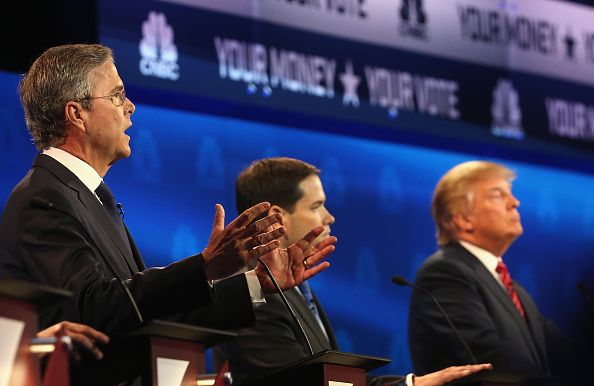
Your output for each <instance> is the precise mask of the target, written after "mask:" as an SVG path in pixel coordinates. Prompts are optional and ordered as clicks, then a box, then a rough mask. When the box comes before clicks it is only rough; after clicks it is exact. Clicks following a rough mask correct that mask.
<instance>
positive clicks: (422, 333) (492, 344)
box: [408, 243, 565, 376]
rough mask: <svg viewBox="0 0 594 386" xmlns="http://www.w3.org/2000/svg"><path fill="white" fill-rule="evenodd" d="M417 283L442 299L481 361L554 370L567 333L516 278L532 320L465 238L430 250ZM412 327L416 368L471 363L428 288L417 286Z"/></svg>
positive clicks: (506, 368)
mask: <svg viewBox="0 0 594 386" xmlns="http://www.w3.org/2000/svg"><path fill="white" fill-rule="evenodd" d="M512 277H513V274H512ZM416 284H417V285H419V286H421V287H423V288H425V289H427V290H429V291H430V292H431V293H432V294H433V295H434V296H435V297H436V298H437V299H438V301H439V303H440V304H441V305H442V307H443V308H444V310H445V312H446V313H447V314H448V315H449V317H450V318H451V320H452V322H453V323H454V325H455V326H456V327H457V329H458V330H459V331H460V333H461V335H462V337H463V338H464V340H465V341H466V342H467V344H468V345H469V347H470V349H471V350H472V352H473V353H474V355H475V356H476V359H477V361H478V362H479V363H483V362H491V363H492V364H493V367H494V369H495V370H497V371H502V372H520V373H526V374H535V375H542V376H548V375H550V374H551V366H550V363H549V361H550V358H551V350H555V349H558V347H560V345H561V344H562V342H563V341H564V339H565V337H564V336H563V334H562V333H561V332H560V331H559V330H558V329H557V328H556V327H555V326H554V324H553V323H552V322H551V321H549V320H547V319H546V318H544V317H543V316H542V315H541V314H540V313H539V311H538V308H537V307H536V304H535V303H534V301H533V300H532V298H531V297H530V295H529V294H528V293H527V292H526V291H525V290H524V288H522V286H520V285H519V284H518V283H516V282H514V286H515V288H516V290H517V292H518V295H519V297H520V300H521V302H522V304H523V306H524V310H525V312H526V319H527V320H526V321H525V320H524V319H522V317H521V316H520V313H519V312H518V310H517V309H516V308H515V306H514V304H513V303H512V301H511V299H510V298H509V296H508V295H507V293H506V292H505V290H504V289H503V288H502V287H501V286H500V284H499V283H498V282H497V280H496V279H495V278H494V277H493V276H492V274H491V273H489V272H488V270H487V269H486V268H485V266H484V265H483V264H482V263H481V262H480V261H479V260H478V259H477V258H476V257H475V256H474V255H472V254H471V253H470V252H468V251H467V250H466V249H465V248H463V247H462V246H461V245H460V244H458V243H452V244H449V245H447V246H445V247H443V248H441V249H440V250H438V251H437V252H436V253H435V254H433V255H432V256H430V257H429V258H428V259H427V260H426V261H425V262H424V264H423V265H422V267H421V268H420V270H419V272H418V273H417V277H416ZM408 328H409V344H410V350H411V355H412V359H413V364H414V368H415V372H416V373H418V374H425V373H428V372H432V371H436V370H438V369H442V368H444V367H447V366H451V365H462V364H468V363H471V359H470V356H469V355H468V354H467V352H466V351H465V349H464V346H463V344H462V343H460V341H459V340H458V339H457V338H456V335H455V333H454V332H453V330H452V329H451V327H450V326H449V325H448V324H447V322H446V320H445V318H444V317H443V316H442V314H441V313H440V312H439V310H438V308H437V307H436V305H435V304H434V302H433V300H432V299H431V297H430V296H428V295H427V294H426V293H423V292H421V291H418V290H413V294H412V298H411V302H410V314H409V325H408Z"/></svg>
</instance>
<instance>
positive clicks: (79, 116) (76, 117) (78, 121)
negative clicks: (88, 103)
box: [64, 101, 86, 131]
mask: <svg viewBox="0 0 594 386" xmlns="http://www.w3.org/2000/svg"><path fill="white" fill-rule="evenodd" d="M85 114H86V112H85V110H84V109H83V107H82V106H81V104H80V103H78V102H74V101H70V102H68V103H66V106H64V118H65V119H66V122H67V125H68V126H75V127H77V128H79V129H81V130H82V131H84V130H85Z"/></svg>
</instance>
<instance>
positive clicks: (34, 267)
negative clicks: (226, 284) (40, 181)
mask: <svg viewBox="0 0 594 386" xmlns="http://www.w3.org/2000/svg"><path fill="white" fill-rule="evenodd" d="M52 202H53V203H55V205H56V206H57V207H59V208H60V210H47V209H40V208H35V207H32V206H30V205H28V206H27V205H26V206H24V207H23V208H22V210H21V211H20V212H19V215H18V217H17V218H18V221H17V224H15V225H16V236H15V239H16V243H15V244H16V247H15V248H16V249H18V250H17V251H16V252H15V254H16V255H18V256H19V257H20V259H21V261H22V267H19V268H20V269H15V271H16V272H17V275H15V276H18V274H19V273H21V274H22V275H21V276H25V277H24V279H27V280H32V281H36V282H40V283H44V284H46V285H49V286H54V287H58V288H64V289H66V290H69V291H71V292H72V293H73V299H72V300H71V301H69V302H67V304H63V305H60V307H58V308H55V309H51V310H46V311H45V312H43V313H42V320H41V322H40V325H41V327H45V326H48V325H50V324H53V323H55V322H58V321H60V320H72V321H77V322H81V323H85V324H88V325H90V326H92V327H94V328H97V329H99V330H101V331H104V332H105V333H107V334H108V335H112V334H116V335H117V333H119V332H121V331H122V330H123V329H127V328H131V327H134V326H135V325H136V324H137V323H138V318H137V316H136V314H135V311H134V308H133V305H132V302H131V300H130V298H129V296H128V295H127V293H126V292H125V290H124V288H123V285H122V283H121V282H120V279H119V278H117V275H116V274H115V273H114V272H113V271H114V270H113V269H111V268H110V266H109V264H110V260H115V259H121V256H105V255H106V254H107V252H106V251H105V250H104V249H102V250H100V249H99V247H98V246H97V244H96V243H95V242H94V241H93V239H92V238H91V237H90V236H89V233H88V232H87V230H86V229H85V228H84V227H83V226H82V224H83V223H84V221H82V219H79V218H78V217H77V216H79V213H78V212H77V210H76V209H75V207H74V206H73V205H71V204H70V203H69V202H68V199H67V198H65V197H64V196H63V195H62V196H60V195H56V196H55V197H52ZM69 214H70V215H69ZM83 215H84V214H83ZM25 272H26V274H25ZM114 276H115V277H114ZM17 278H18V277H17ZM21 278H23V277H21ZM126 286H127V287H128V288H129V290H130V292H131V294H132V297H133V298H134V300H135V302H136V303H137V304H138V307H139V309H140V312H141V313H142V316H143V317H144V319H145V320H149V319H153V318H167V317H168V316H170V315H172V314H177V313H187V312H190V311H195V310H197V309H200V308H203V307H206V306H211V305H212V304H213V303H214V302H215V297H214V294H213V291H212V289H211V287H210V286H209V285H208V282H207V280H206V277H205V273H204V268H203V260H202V257H201V255H195V256H191V257H188V258H186V259H183V260H181V261H178V262H175V263H173V264H170V265H168V266H166V267H163V268H151V269H147V270H145V271H143V272H139V273H136V274H134V275H132V277H131V278H129V279H128V280H126ZM244 301H245V302H246V303H251V302H250V299H249V297H248V298H247V299H244ZM235 303H238V302H235ZM213 318H216V316H214V317H213Z"/></svg>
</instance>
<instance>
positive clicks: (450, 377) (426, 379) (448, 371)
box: [414, 363, 493, 386]
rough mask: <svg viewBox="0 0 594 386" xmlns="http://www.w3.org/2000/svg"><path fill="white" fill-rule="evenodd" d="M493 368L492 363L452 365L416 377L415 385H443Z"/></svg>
mask: <svg viewBox="0 0 594 386" xmlns="http://www.w3.org/2000/svg"><path fill="white" fill-rule="evenodd" d="M492 369H493V366H492V365H491V364H490V363H482V364H478V365H466V366H451V367H448V368H445V369H443V370H439V371H436V372H434V373H431V374H426V375H423V376H421V377H415V382H414V386H441V385H445V384H446V383H450V382H453V381H455V380H456V379H460V378H464V377H467V376H469V375H470V374H474V373H478V372H479V371H484V370H492Z"/></svg>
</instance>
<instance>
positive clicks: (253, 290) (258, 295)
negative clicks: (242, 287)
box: [245, 270, 266, 308]
mask: <svg viewBox="0 0 594 386" xmlns="http://www.w3.org/2000/svg"><path fill="white" fill-rule="evenodd" d="M245 279H246V280H247V285H248V289H249V290H250V297H251V298H252V304H253V305H254V308H256V307H259V306H261V305H262V304H266V299H265V298H264V291H262V286H261V285H260V280H258V276H256V272H255V271H254V270H251V271H247V272H246V273H245Z"/></svg>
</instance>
